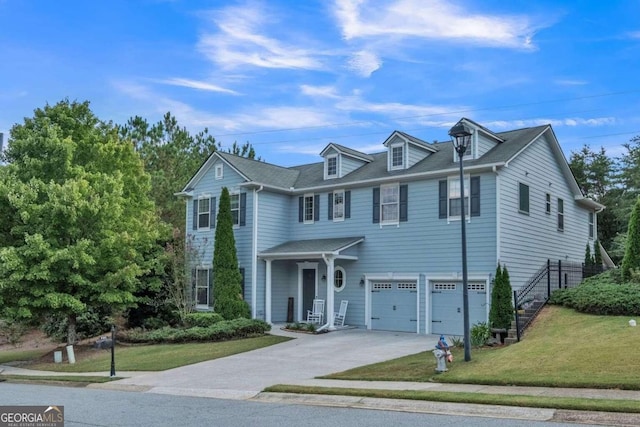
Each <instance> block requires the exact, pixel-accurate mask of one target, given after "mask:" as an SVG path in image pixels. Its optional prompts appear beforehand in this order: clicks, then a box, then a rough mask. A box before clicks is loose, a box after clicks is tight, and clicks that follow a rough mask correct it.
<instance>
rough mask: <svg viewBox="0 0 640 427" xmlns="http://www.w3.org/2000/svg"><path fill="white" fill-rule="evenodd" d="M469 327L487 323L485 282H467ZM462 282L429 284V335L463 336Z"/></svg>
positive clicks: (433, 282)
mask: <svg viewBox="0 0 640 427" xmlns="http://www.w3.org/2000/svg"><path fill="white" fill-rule="evenodd" d="M467 290H468V295H469V327H471V326H472V325H473V324H475V323H479V322H486V321H487V289H486V282H469V283H468V284H467ZM462 307H463V301H462V282H444V281H442V282H439V281H432V282H431V333H433V334H446V335H463V334H464V325H463V322H464V318H463V311H462Z"/></svg>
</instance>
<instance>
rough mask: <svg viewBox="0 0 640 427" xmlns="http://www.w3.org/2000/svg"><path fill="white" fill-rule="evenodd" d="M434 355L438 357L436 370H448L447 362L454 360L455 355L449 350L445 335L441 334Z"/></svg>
mask: <svg viewBox="0 0 640 427" xmlns="http://www.w3.org/2000/svg"><path fill="white" fill-rule="evenodd" d="M433 355H434V356H435V357H436V362H437V366H436V372H438V373H440V372H447V371H448V369H447V362H453V356H452V355H451V351H449V344H447V341H445V339H444V335H440V340H438V344H436V349H435V350H433Z"/></svg>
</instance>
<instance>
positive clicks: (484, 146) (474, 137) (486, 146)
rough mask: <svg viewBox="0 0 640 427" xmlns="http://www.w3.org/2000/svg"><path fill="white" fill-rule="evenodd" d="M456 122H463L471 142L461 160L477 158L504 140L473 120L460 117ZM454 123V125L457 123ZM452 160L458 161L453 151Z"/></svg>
mask: <svg viewBox="0 0 640 427" xmlns="http://www.w3.org/2000/svg"><path fill="white" fill-rule="evenodd" d="M458 123H462V124H464V125H465V126H466V127H467V129H468V130H469V131H470V132H471V144H470V145H469V147H468V148H467V151H465V153H464V157H463V158H462V159H463V160H474V159H479V158H480V157H482V156H483V155H484V154H485V153H487V152H488V151H489V150H491V149H492V148H493V147H495V146H496V145H498V144H501V143H503V142H504V139H502V138H500V137H499V136H498V135H497V134H495V133H493V132H492V131H490V130H489V129H487V128H486V127H484V126H481V125H479V124H478V123H476V122H474V121H473V120H469V119H467V118H462V119H460V121H459V122H458ZM458 123H456V125H457V124H458ZM453 154H454V156H453V157H454V159H453V161H455V162H457V161H458V154H457V153H456V152H455V151H454V153H453Z"/></svg>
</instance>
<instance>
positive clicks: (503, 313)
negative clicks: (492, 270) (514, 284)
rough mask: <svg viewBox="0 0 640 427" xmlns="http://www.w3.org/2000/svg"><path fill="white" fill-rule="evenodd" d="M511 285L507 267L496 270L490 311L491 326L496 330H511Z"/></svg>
mask: <svg viewBox="0 0 640 427" xmlns="http://www.w3.org/2000/svg"><path fill="white" fill-rule="evenodd" d="M511 297H512V292H511V283H510V281H509V273H508V272H507V267H506V266H505V267H504V268H501V267H500V263H498V267H497V268H496V274H495V277H494V279H493V289H492V290H491V309H490V310H489V324H490V325H491V327H492V328H496V329H509V328H510V327H511V321H512V320H513V304H512V298H511Z"/></svg>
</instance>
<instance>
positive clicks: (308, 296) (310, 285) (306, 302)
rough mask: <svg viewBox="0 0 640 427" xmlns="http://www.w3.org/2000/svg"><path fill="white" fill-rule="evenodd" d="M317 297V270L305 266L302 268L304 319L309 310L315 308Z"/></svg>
mask: <svg viewBox="0 0 640 427" xmlns="http://www.w3.org/2000/svg"><path fill="white" fill-rule="evenodd" d="M315 297H316V270H315V269H313V268H305V269H303V270H302V320H307V310H311V309H312V308H313V299H314V298H315Z"/></svg>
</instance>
